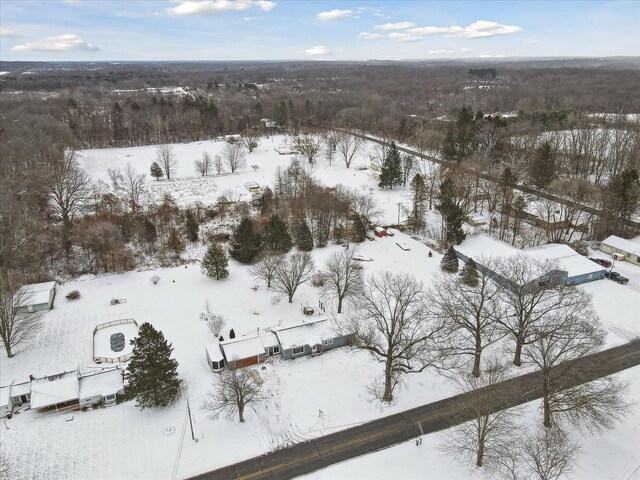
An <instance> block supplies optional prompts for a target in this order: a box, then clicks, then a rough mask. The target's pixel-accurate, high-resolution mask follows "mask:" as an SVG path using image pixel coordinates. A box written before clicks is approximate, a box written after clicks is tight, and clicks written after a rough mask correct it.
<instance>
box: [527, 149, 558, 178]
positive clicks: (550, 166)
mask: <svg viewBox="0 0 640 480" xmlns="http://www.w3.org/2000/svg"><path fill="white" fill-rule="evenodd" d="M530 176H531V182H532V183H533V184H534V185H535V186H536V187H537V188H545V187H547V186H548V185H549V184H550V183H551V181H552V180H553V179H554V178H556V164H555V160H554V158H553V149H552V148H551V144H550V143H549V142H544V143H543V144H542V145H540V146H539V147H538V148H537V149H536V154H535V156H534V158H533V162H532V164H531V171H530Z"/></svg>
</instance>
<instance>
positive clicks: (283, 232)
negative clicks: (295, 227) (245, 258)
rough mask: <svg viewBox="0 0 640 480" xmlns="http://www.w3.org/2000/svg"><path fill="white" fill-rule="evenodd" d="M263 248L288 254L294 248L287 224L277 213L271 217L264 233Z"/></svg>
mask: <svg viewBox="0 0 640 480" xmlns="http://www.w3.org/2000/svg"><path fill="white" fill-rule="evenodd" d="M262 247H263V248H265V249H266V250H273V251H274V252H281V253H287V252H288V251H289V250H291V247H293V240H292V239H291V235H289V232H288V230H287V224H286V223H284V220H282V219H281V218H280V217H279V216H278V215H276V214H275V213H274V214H273V215H271V217H270V218H269V221H268V222H267V225H266V226H265V227H264V231H263V232H262Z"/></svg>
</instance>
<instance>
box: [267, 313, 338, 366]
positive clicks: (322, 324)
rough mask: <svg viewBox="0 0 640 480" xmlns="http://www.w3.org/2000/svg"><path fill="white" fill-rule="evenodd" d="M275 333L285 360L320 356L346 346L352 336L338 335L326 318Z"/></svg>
mask: <svg viewBox="0 0 640 480" xmlns="http://www.w3.org/2000/svg"><path fill="white" fill-rule="evenodd" d="M275 332H276V335H277V336H278V340H279V341H280V346H281V348H282V356H283V357H284V359H285V360H291V359H293V358H297V357H301V356H304V355H319V354H321V353H322V352H324V351H326V350H331V349H332V348H337V347H342V346H344V345H346V344H347V343H348V342H349V339H350V335H346V336H345V335H340V334H338V333H336V332H335V331H334V329H333V326H332V324H331V322H330V321H329V319H326V318H325V319H323V320H318V321H316V322H308V323H301V324H298V325H293V326H291V327H285V328H279V329H277V330H276V331H275Z"/></svg>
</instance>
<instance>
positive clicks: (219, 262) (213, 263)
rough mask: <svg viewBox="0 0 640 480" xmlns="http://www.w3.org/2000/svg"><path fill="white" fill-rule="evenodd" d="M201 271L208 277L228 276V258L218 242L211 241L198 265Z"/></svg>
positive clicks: (219, 277)
mask: <svg viewBox="0 0 640 480" xmlns="http://www.w3.org/2000/svg"><path fill="white" fill-rule="evenodd" d="M200 268H201V269H202V273H203V274H204V275H206V276H207V277H209V278H215V279H216V280H220V279H222V278H227V277H228V276H229V260H228V259H227V254H226V253H225V251H224V248H222V246H221V245H220V244H218V243H212V244H211V245H210V246H209V248H208V249H207V253H206V254H205V255H204V258H203V259H202V263H201V265H200Z"/></svg>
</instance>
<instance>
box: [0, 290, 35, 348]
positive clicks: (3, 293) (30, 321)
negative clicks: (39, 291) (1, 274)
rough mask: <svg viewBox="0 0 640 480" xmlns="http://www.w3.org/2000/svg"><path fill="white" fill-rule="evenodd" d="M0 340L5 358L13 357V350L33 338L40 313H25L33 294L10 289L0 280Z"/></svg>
mask: <svg viewBox="0 0 640 480" xmlns="http://www.w3.org/2000/svg"><path fill="white" fill-rule="evenodd" d="M0 281H1V282H2V284H1V285H0V339H2V344H3V345H4V349H5V350H6V352H7V357H9V358H11V357H13V355H14V352H13V349H14V348H15V347H16V346H18V345H20V344H21V343H23V342H24V341H25V340H28V339H29V338H30V337H33V336H34V335H35V334H36V333H37V332H38V330H39V329H40V321H41V319H42V312H33V313H28V312H26V311H25V310H26V306H27V305H29V304H30V303H31V302H32V301H33V294H32V293H31V292H29V291H27V290H25V289H24V288H22V287H21V288H17V289H16V288H11V287H10V286H9V285H6V284H5V281H4V280H0Z"/></svg>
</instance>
